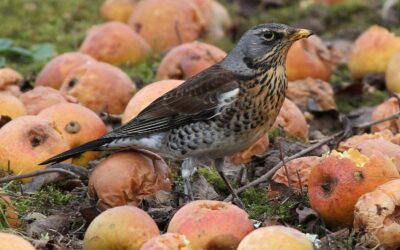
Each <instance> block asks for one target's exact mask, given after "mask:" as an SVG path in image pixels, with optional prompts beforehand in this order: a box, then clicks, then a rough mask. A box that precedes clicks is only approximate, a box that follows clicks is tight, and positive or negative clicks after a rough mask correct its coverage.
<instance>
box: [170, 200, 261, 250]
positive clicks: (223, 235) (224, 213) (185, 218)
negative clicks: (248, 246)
mask: <svg viewBox="0 0 400 250" xmlns="http://www.w3.org/2000/svg"><path fill="white" fill-rule="evenodd" d="M253 230H254V227H253V223H252V222H251V220H250V219H249V218H248V214H247V213H246V212H245V211H244V210H242V209H240V208H239V207H237V206H235V205H232V204H230V203H226V202H221V201H210V200H197V201H192V202H190V203H188V204H186V205H185V206H183V207H182V208H181V209H179V210H178V212H176V214H175V215H174V216H173V217H172V219H171V221H170V223H169V226H168V233H180V234H183V235H186V237H187V238H188V239H189V240H190V243H191V244H192V247H193V248H194V249H210V250H211V249H235V248H236V247H237V246H238V245H239V242H240V241H241V240H242V239H243V237H245V236H246V235H247V234H248V233H250V232H251V231H253Z"/></svg>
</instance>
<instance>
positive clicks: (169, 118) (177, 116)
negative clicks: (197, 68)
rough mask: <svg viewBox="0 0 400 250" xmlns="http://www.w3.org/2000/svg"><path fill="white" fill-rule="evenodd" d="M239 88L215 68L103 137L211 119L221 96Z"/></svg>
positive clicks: (234, 79) (227, 74) (234, 80)
mask: <svg viewBox="0 0 400 250" xmlns="http://www.w3.org/2000/svg"><path fill="white" fill-rule="evenodd" d="M238 87H239V84H238V79H237V77H236V76H235V75H234V74H233V73H231V72H230V71H227V70H225V69H223V68H222V67H221V66H220V65H218V64H216V65H213V66H211V67H210V68H208V69H206V70H205V71H203V72H201V73H199V74H197V75H196V76H194V77H192V78H190V79H188V80H186V81H185V82H184V83H183V84H181V85H180V86H178V87H177V88H175V89H173V90H171V91H169V92H167V93H166V94H164V95H163V96H161V97H159V98H158V99H156V100H155V101H154V102H152V103H151V104H150V105H149V106H148V107H147V108H145V109H144V110H143V111H142V112H141V113H139V115H138V116H137V117H136V118H134V119H133V120H131V121H129V122H128V123H127V124H125V125H123V126H121V127H119V128H117V129H116V130H114V131H112V132H110V133H109V134H107V135H106V136H105V137H129V136H132V135H135V134H143V133H153V132H161V131H167V130H170V129H173V128H176V127H179V126H182V125H184V124H187V123H188V122H191V121H195V120H206V119H209V118H211V117H212V116H214V115H215V112H216V108H217V106H218V104H219V103H218V99H219V97H220V95H221V94H223V93H227V92H229V91H231V90H234V89H236V88H238Z"/></svg>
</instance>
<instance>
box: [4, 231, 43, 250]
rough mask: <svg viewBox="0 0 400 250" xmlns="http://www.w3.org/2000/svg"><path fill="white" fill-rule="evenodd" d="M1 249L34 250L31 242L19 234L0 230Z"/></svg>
mask: <svg viewBox="0 0 400 250" xmlns="http://www.w3.org/2000/svg"><path fill="white" fill-rule="evenodd" d="M0 246H1V250H35V248H34V247H33V246H32V244H31V243H29V242H28V241H27V240H25V239H24V238H22V237H21V236H18V235H14V234H10V233H2V232H0Z"/></svg>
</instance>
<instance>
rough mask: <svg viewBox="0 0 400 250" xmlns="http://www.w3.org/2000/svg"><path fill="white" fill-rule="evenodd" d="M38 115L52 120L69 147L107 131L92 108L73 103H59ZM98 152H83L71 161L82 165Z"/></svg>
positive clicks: (93, 157)
mask: <svg viewBox="0 0 400 250" xmlns="http://www.w3.org/2000/svg"><path fill="white" fill-rule="evenodd" d="M38 116H39V117H43V118H46V119H47V120H49V121H51V122H53V123H54V124H55V126H56V128H57V130H58V131H59V132H60V133H61V134H62V136H63V137H64V139H65V140H66V141H67V142H68V144H69V146H70V147H71V148H73V147H77V146H79V145H82V144H84V143H86V142H88V141H91V140H94V139H96V138H98V137H100V136H102V135H104V134H105V133H106V132H107V128H106V125H105V124H104V122H103V121H102V120H101V119H100V117H99V116H98V115H97V114H96V113H94V112H93V111H92V110H90V109H88V108H86V107H84V106H82V105H79V104H74V103H59V104H56V105H53V106H51V107H49V108H47V109H44V110H42V111H41V112H40V113H39V114H38ZM98 155H99V153H98V152H93V151H91V152H90V151H89V152H85V153H83V154H81V155H79V156H77V157H74V158H73V159H72V163H73V164H76V165H81V166H84V165H86V164H87V163H88V162H89V161H91V160H94V159H95V158H96V157H97V156H98Z"/></svg>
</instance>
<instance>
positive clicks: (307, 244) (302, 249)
mask: <svg viewBox="0 0 400 250" xmlns="http://www.w3.org/2000/svg"><path fill="white" fill-rule="evenodd" d="M260 249H262V250H276V249H281V250H286V249H287V250H290V249H296V250H313V249H314V248H313V245H312V243H311V241H310V240H309V239H307V237H306V235H305V234H303V233H302V232H300V231H298V230H296V229H294V228H290V227H284V226H269V227H262V228H259V229H256V230H254V231H253V232H251V233H249V234H248V235H247V236H246V237H244V239H243V240H242V241H241V242H240V244H239V247H238V250H260Z"/></svg>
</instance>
